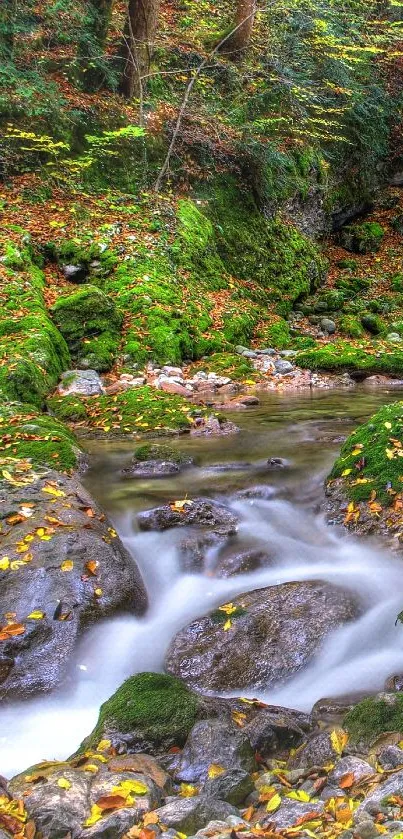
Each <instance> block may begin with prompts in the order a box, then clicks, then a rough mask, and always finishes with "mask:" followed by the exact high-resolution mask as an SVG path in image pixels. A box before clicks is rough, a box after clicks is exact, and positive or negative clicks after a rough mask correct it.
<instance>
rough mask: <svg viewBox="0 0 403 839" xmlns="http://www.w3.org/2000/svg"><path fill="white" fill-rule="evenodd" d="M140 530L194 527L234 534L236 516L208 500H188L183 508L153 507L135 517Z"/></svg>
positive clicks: (236, 525)
mask: <svg viewBox="0 0 403 839" xmlns="http://www.w3.org/2000/svg"><path fill="white" fill-rule="evenodd" d="M137 522H138V525H139V528H140V530H168V529H169V528H171V527H185V526H186V527H187V526H195V527H199V528H202V529H208V530H211V531H213V532H214V533H221V534H228V535H229V534H232V533H236V531H237V527H238V518H237V516H236V515H235V514H234V513H232V512H231V510H228V509H227V507H224V506H223V505H222V504H218V503H217V502H216V501H212V500H211V499H210V498H195V499H194V500H193V501H191V500H189V502H188V503H186V504H185V505H184V507H183V508H180V509H173V507H172V506H171V505H169V504H166V505H164V506H163V507H154V509H152V510H145V511H144V512H143V513H139V514H138V515H137Z"/></svg>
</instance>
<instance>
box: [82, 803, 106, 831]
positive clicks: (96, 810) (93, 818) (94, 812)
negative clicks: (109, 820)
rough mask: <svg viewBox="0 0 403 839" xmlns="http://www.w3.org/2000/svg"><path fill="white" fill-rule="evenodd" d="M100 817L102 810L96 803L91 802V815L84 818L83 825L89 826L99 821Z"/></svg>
mask: <svg viewBox="0 0 403 839" xmlns="http://www.w3.org/2000/svg"><path fill="white" fill-rule="evenodd" d="M100 819H102V810H101V808H100V807H98V805H97V804H93V805H92V807H91V815H90V816H89V817H88V819H86V820H85V822H84V827H91V826H92V825H93V824H96V823H97V822H99V820H100Z"/></svg>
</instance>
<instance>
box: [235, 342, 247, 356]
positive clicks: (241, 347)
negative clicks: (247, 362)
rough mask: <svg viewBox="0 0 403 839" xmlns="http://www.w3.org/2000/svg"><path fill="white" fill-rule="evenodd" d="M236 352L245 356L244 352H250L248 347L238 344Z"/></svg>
mask: <svg viewBox="0 0 403 839" xmlns="http://www.w3.org/2000/svg"><path fill="white" fill-rule="evenodd" d="M235 352H236V353H238V355H243V354H244V352H248V347H243V346H242V344H238V346H237V347H235Z"/></svg>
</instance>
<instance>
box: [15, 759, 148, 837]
mask: <svg viewBox="0 0 403 839" xmlns="http://www.w3.org/2000/svg"><path fill="white" fill-rule="evenodd" d="M96 765H97V766H98V772H97V773H96V774H93V773H92V772H85V771H84V770H83V769H82V768H73V767H71V766H69V764H60V763H59V764H55V767H54V768H53V767H52V764H48V766H47V768H46V764H45V769H43V768H42V767H43V764H39V765H38V766H37V767H35V766H34V767H31V768H30V769H29V770H28V772H27V773H23V774H21V775H17V776H16V777H15V778H13V780H12V781H11V782H10V791H11V792H12V794H13V796H14V797H15V798H23V799H24V804H25V808H26V811H27V813H28V816H29V817H30V818H31V819H33V820H34V822H35V825H36V829H37V831H40V832H41V836H42V837H43V839H62V837H65V836H69V835H70V836H74V837H75V839H81V837H91V839H117V837H121V836H123V834H124V833H126V831H127V830H129V829H130V828H131V827H133V826H134V825H135V824H137V822H138V821H139V820H140V819H141V818H142V816H143V815H144V814H145V813H146V812H149V811H150V810H153V809H155V807H158V806H159V805H160V804H161V802H162V799H163V794H162V791H161V789H160V788H159V787H158V786H157V785H156V784H155V783H154V782H153V781H152V779H151V778H150V777H148V776H146V775H142V774H139V773H135V772H124V771H123V772H119V773H116V772H113V771H110V769H109V766H108V764H99V763H97V764H96ZM27 777H28V778H31V777H32V778H35V777H36V778H37V779H38V778H40V779H41V780H39V781H38V780H36V781H35V780H32V781H27V780H26V778H27ZM59 781H62V782H63V783H65V782H66V781H67V782H68V783H69V784H70V785H71V786H70V787H69V788H68V789H64V788H63V787H60V786H59V784H58V782H59ZM124 781H129V782H130V781H139V782H140V783H142V784H145V785H146V787H147V789H148V793H146V794H145V795H136V796H135V797H134V801H133V803H132V804H130V805H128V806H127V807H124V808H122V809H120V810H117V811H112V812H110V813H108V812H105V813H104V814H103V817H102V819H101V820H100V821H98V822H96V823H95V824H94V825H92V826H90V827H84V823H85V821H86V819H88V818H89V817H90V815H91V808H92V805H93V804H96V802H97V801H99V799H100V798H101V797H103V796H108V795H111V794H113V792H112V791H113V788H114V787H116V786H119V785H120V784H121V783H122V782H124ZM27 791H28V792H29V795H27Z"/></svg>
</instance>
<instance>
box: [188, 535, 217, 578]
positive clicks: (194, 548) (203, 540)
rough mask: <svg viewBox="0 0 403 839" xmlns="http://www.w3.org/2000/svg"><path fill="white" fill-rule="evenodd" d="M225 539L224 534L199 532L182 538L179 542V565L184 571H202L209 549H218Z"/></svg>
mask: <svg viewBox="0 0 403 839" xmlns="http://www.w3.org/2000/svg"><path fill="white" fill-rule="evenodd" d="M226 541H227V537H226V536H225V535H220V534H218V533H200V534H197V535H196V536H189V538H187V539H183V540H182V542H181V544H180V558H181V566H182V568H183V570H184V571H185V572H195V571H202V570H203V569H204V566H205V563H206V560H207V555H208V553H209V551H210V550H214V549H218V548H219V546H220V545H222V544H224V543H225V542H226Z"/></svg>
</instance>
